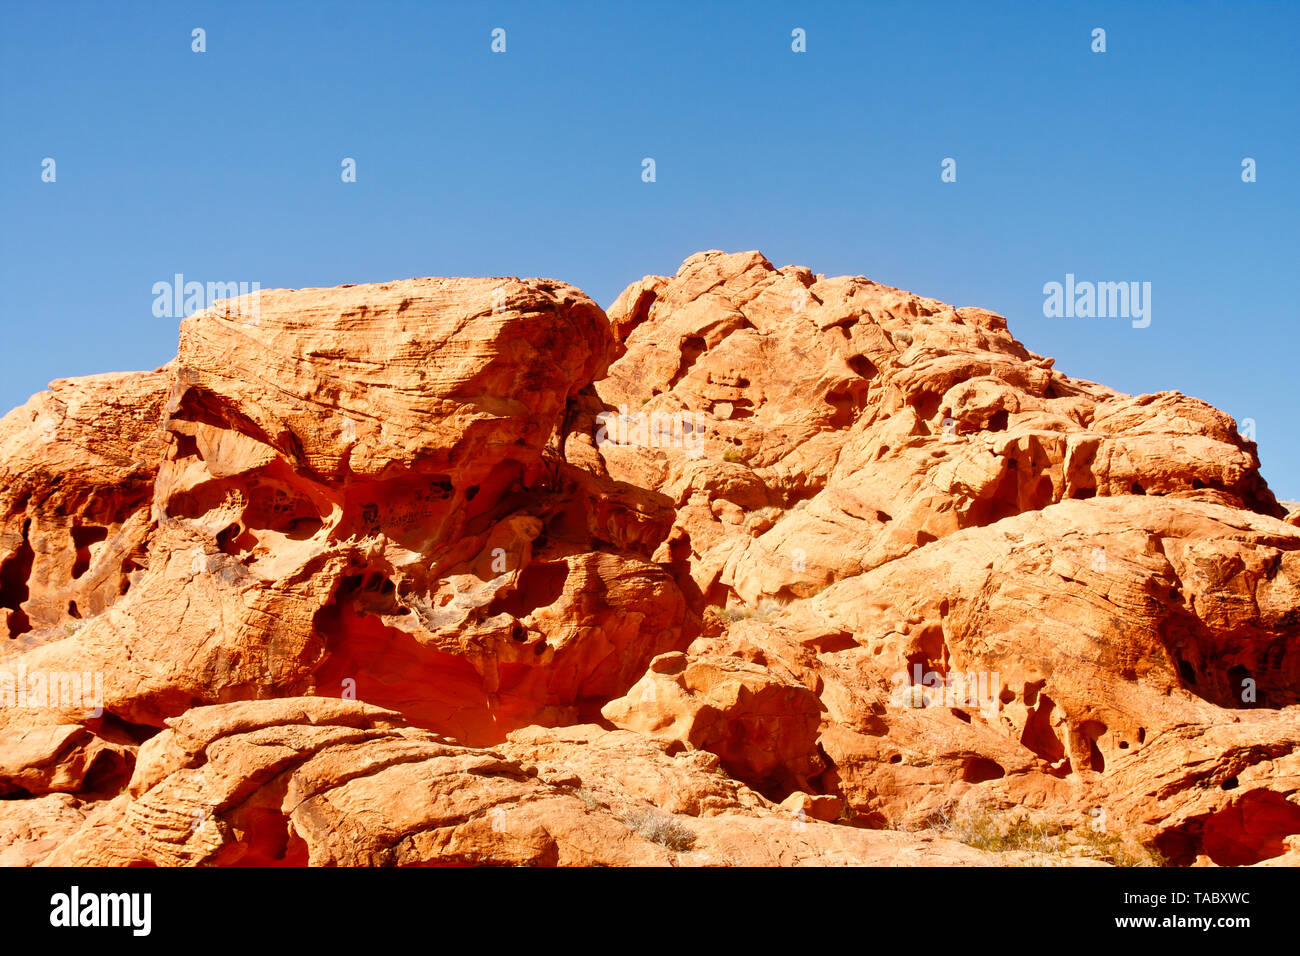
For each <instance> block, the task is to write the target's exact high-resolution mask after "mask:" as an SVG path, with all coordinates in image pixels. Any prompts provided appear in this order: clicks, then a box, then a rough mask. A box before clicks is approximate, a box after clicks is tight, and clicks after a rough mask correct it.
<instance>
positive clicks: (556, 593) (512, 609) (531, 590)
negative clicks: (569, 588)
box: [486, 561, 569, 617]
mask: <svg viewBox="0 0 1300 956" xmlns="http://www.w3.org/2000/svg"><path fill="white" fill-rule="evenodd" d="M568 579H569V566H568V565H567V564H565V563H564V562H563V561H534V562H533V563H532V564H530V565H528V566H527V567H525V568H524V569H523V571H521V572H520V573H519V578H518V580H517V581H516V582H515V586H514V588H513V589H512V590H510V591H509V593H506V594H498V595H497V596H496V597H495V598H493V599H492V603H491V604H490V605H489V606H488V611H487V615H486V616H487V617H494V616H496V615H497V614H509V615H510V616H511V617H525V616H527V615H528V614H529V613H530V612H531V611H533V610H536V609H537V608H539V607H550V606H551V605H552V604H554V603H555V602H556V601H558V600H559V598H560V595H561V594H563V593H564V583H565V582H566V581H567V580H568Z"/></svg>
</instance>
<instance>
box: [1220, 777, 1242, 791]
mask: <svg viewBox="0 0 1300 956" xmlns="http://www.w3.org/2000/svg"><path fill="white" fill-rule="evenodd" d="M1237 785H1238V781H1237V778H1236V777H1229V778H1228V779H1227V780H1225V781H1223V783H1221V784H1219V789H1220V790H1236V789H1237Z"/></svg>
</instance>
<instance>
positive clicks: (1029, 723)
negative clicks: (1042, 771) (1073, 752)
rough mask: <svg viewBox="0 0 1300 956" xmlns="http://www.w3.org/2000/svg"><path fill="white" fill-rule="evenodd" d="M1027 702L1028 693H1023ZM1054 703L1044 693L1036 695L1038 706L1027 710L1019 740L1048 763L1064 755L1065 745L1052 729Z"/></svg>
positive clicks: (1054, 761)
mask: <svg viewBox="0 0 1300 956" xmlns="http://www.w3.org/2000/svg"><path fill="white" fill-rule="evenodd" d="M1025 700H1026V702H1028V700H1029V695H1028V693H1026V694H1025ZM1055 706H1056V704H1055V703H1054V702H1053V701H1052V698H1050V697H1048V696H1047V695H1046V694H1039V695H1038V706H1037V707H1035V708H1034V709H1033V710H1031V711H1030V712H1029V717H1028V719H1027V720H1026V721H1025V729H1024V731H1023V732H1022V733H1021V734H1020V742H1021V743H1022V744H1024V745H1025V746H1026V747H1027V748H1029V749H1030V750H1031V751H1033V752H1034V753H1035V754H1036V755H1037V756H1039V757H1041V758H1042V759H1043V760H1046V761H1047V762H1048V763H1056V762H1057V761H1058V760H1060V759H1061V758H1062V757H1064V756H1065V746H1064V745H1063V744H1062V743H1061V741H1060V740H1059V739H1057V736H1056V733H1055V732H1054V731H1053V730H1052V709H1053V708H1054V707H1055Z"/></svg>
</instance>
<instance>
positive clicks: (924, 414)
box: [908, 389, 943, 422]
mask: <svg viewBox="0 0 1300 956" xmlns="http://www.w3.org/2000/svg"><path fill="white" fill-rule="evenodd" d="M942 401H943V396H942V395H940V394H939V393H938V392H932V391H930V390H928V389H922V390H921V391H919V392H917V393H916V394H915V395H913V396H912V397H911V398H910V399H908V404H910V405H911V406H912V407H913V408H914V409H916V415H917V417H918V418H920V419H921V421H923V422H928V421H929V420H930V419H932V418H934V416H935V415H937V414H938V413H939V403H940V402H942Z"/></svg>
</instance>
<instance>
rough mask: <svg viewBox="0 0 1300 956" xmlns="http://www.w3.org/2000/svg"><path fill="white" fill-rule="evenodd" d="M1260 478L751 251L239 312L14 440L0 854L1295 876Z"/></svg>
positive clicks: (6, 556) (1273, 516) (1231, 460)
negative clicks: (1032, 841)
mask: <svg viewBox="0 0 1300 956" xmlns="http://www.w3.org/2000/svg"><path fill="white" fill-rule="evenodd" d="M250 306H255V308H250ZM250 315H252V316H253V318H252V319H251V320H250V319H249V316H250ZM1258 464H1259V463H1258V458H1257V456H1256V450H1255V446H1254V444H1253V443H1252V442H1249V441H1246V440H1245V439H1243V438H1242V437H1241V436H1239V435H1238V434H1237V430H1236V425H1235V423H1234V422H1233V421H1232V419H1231V418H1229V417H1228V416H1226V415H1224V414H1223V413H1222V412H1219V411H1218V410H1217V409H1214V408H1212V407H1211V406H1209V405H1207V404H1205V403H1204V402H1200V401H1198V400H1195V399H1191V398H1187V397H1185V396H1182V395H1180V394H1178V393H1161V394H1157V395H1146V396H1138V397H1130V396H1126V395H1120V394H1118V393H1115V392H1113V391H1111V390H1110V389H1107V388H1105V387H1103V386H1100V385H1095V384H1093V383H1090V382H1084V381H1080V380H1077V379H1072V378H1069V377H1067V376H1065V375H1063V374H1061V373H1060V372H1058V371H1057V370H1056V369H1055V368H1054V367H1053V361H1052V360H1051V359H1046V358H1042V357H1040V356H1036V355H1034V354H1032V353H1030V352H1029V351H1028V350H1026V349H1025V348H1024V347H1023V346H1022V345H1021V344H1020V343H1019V342H1017V341H1016V340H1015V339H1014V338H1013V337H1012V336H1011V334H1010V333H1009V331H1008V330H1007V325H1006V321H1005V320H1004V319H1002V318H1001V317H1000V316H997V315H994V314H992V313H989V312H986V311H984V310H980V309H971V308H960V309H954V308H952V307H949V306H946V305H944V304H943V303H940V302H936V301H934V300H931V299H923V298H919V297H916V296H913V295H910V294H908V293H905V292H902V291H899V290H896V289H890V288H887V287H884V286H880V285H878V284H876V283H874V282H871V281H870V280H867V279H863V278H860V277H859V278H852V277H840V278H826V277H824V276H818V275H813V274H812V273H811V272H809V271H808V270H806V269H801V268H796V267H787V268H784V269H776V268H774V267H773V266H772V265H771V264H770V263H768V262H767V261H766V260H765V259H764V258H763V257H762V256H761V255H759V254H757V253H745V254H740V255H725V254H722V253H718V252H709V253H702V254H700V255H697V256H693V257H692V258H691V259H688V260H687V261H686V262H685V263H684V264H683V265H682V268H681V270H680V271H679V272H678V274H677V276H675V277H659V276H651V277H647V278H645V279H643V280H641V281H639V282H636V283H634V284H633V285H632V286H630V287H629V288H628V289H627V290H626V291H625V292H624V293H623V294H622V295H621V296H620V297H619V299H618V301H617V302H615V303H614V305H613V306H612V307H611V308H610V310H609V314H608V317H606V315H605V314H604V313H602V311H601V310H600V309H599V308H598V307H597V306H596V305H595V304H594V303H592V302H591V301H590V300H589V299H588V298H587V297H586V296H584V295H583V294H582V293H581V292H579V291H578V290H577V289H574V288H572V287H571V286H567V285H564V284H562V283H558V282H553V281H549V280H536V279H534V280H524V281H520V280H517V279H417V280H407V281H403V282H393V283H386V284H382V285H368V286H343V287H340V288H337V289H325V290H320V289H313V290H298V291H279V290H277V291H265V292H262V293H260V294H259V296H258V298H257V300H256V301H255V302H254V301H244V302H240V301H235V302H232V303H225V304H219V305H218V307H216V308H214V309H210V310H208V311H207V312H204V313H200V314H197V315H195V316H192V317H190V318H189V319H187V320H185V322H184V323H183V325H182V328H181V340H180V348H179V352H178V356H177V358H176V360H175V361H174V362H172V363H170V364H169V365H168V366H166V367H165V368H163V369H159V370H158V371H156V372H151V373H136V374H128V375H107V376H96V377H92V378H88V379H80V380H67V381H60V382H56V383H54V384H53V385H52V386H51V390H50V391H49V392H45V393H42V394H41V395H38V396H36V397H34V398H33V399H32V400H31V401H30V402H28V403H27V405H25V406H23V407H22V408H20V409H17V410H15V411H14V412H11V413H10V414H9V415H8V416H6V417H5V418H4V419H3V420H0V632H3V635H2V636H0V695H5V694H7V695H8V697H7V698H6V699H5V701H4V702H5V706H3V707H0V795H5V796H8V797H10V798H11V799H7V800H4V801H0V804H2V806H0V811H2V812H0V862H5V863H11V864H50V865H57V864H102V863H109V864H131V863H141V862H148V863H160V864H197V863H215V864H236V863H245V864H248V863H254V864H283V865H295V864H307V863H314V864H325V863H333V864H365V865H370V864H407V863H430V862H455V863H509V864H521V863H522V864H560V865H567V864H586V863H605V864H637V863H650V864H669V863H676V864H681V865H710V864H728V863H742V864H797V863H805V864H828V863H887V862H914V863H952V864H972V863H980V862H993V863H1002V862H1008V861H1010V862H1062V861H1064V862H1070V863H1081V862H1089V861H1090V859H1091V857H1095V856H1101V857H1103V858H1109V859H1116V858H1117V854H1116V853H1114V852H1110V851H1109V850H1106V851H1104V852H1103V851H1098V850H1097V847H1098V846H1099V845H1101V844H1103V843H1104V844H1105V846H1107V847H1110V846H1111V843H1107V842H1106V841H1103V840H1100V839H1099V838H1098V836H1097V835H1098V834H1102V835H1104V836H1105V837H1106V840H1108V841H1112V842H1113V841H1116V840H1120V839H1122V840H1124V841H1127V842H1128V843H1131V844H1133V845H1135V846H1137V845H1142V846H1144V847H1145V848H1146V849H1147V850H1148V851H1155V852H1158V853H1159V854H1160V855H1162V856H1163V858H1164V859H1165V860H1167V861H1168V862H1170V863H1173V864H1178V865H1184V864H1192V863H1201V864H1220V865H1243V864H1260V863H1264V864H1269V865H1272V864H1277V863H1287V862H1296V861H1297V858H1298V856H1297V854H1298V849H1300V844H1298V842H1297V841H1298V840H1300V836H1297V835H1300V749H1298V748H1300V639H1298V638H1297V633H1298V629H1300V529H1298V528H1297V527H1296V522H1295V518H1294V514H1293V515H1292V517H1291V518H1290V519H1288V520H1283V519H1284V517H1285V512H1284V510H1283V508H1282V507H1281V506H1279V504H1278V503H1277V502H1276V501H1275V499H1274V498H1273V496H1272V494H1271V493H1270V492H1269V490H1268V488H1267V486H1266V485H1265V483H1264V481H1263V480H1262V478H1261V477H1260V476H1259V472H1258ZM83 675H84V679H82V678H83ZM74 677H75V678H76V679H75V680H74ZM6 680H7V681H8V682H7V683H5V681H6ZM33 681H39V684H37V683H33ZM96 682H98V683H96ZM20 684H21V685H22V688H21V689H22V690H23V691H24V692H25V693H27V698H26V699H25V700H21V701H20V700H19V699H18V690H19V685H20ZM87 688H93V689H95V691H96V692H97V693H96V699H95V700H94V701H88V700H87V699H86V698H87V697H88V696H89V695H88V694H86V693H80V694H79V693H76V692H77V691H86V690H87ZM19 704H23V705H24V706H19ZM92 704H93V705H96V706H91V705H92ZM101 708H102V709H101ZM1022 816H1023V817H1025V818H1026V819H1027V820H1028V821H1030V822H1032V823H1033V824H1034V825H1038V826H1041V827H1043V828H1044V831H1045V832H1046V831H1050V832H1052V833H1057V834H1059V839H1058V842H1057V844H1055V845H1054V846H1053V847H1052V848H1047V847H1046V846H1034V847H1028V848H1026V849H1022V850H1019V851H1015V852H1012V853H1010V854H1002V853H992V852H986V851H983V850H980V849H974V848H972V847H970V846H964V845H962V843H960V842H958V841H957V840H955V839H952V837H954V836H956V837H963V835H964V831H963V829H962V827H961V826H954V825H953V821H955V820H960V819H967V820H979V821H982V825H983V826H984V827H985V828H986V829H987V827H988V826H989V825H990V824H989V821H993V823H992V825H993V826H995V827H996V826H997V824H998V822H999V821H1002V822H1007V821H1011V820H1014V819H1016V818H1018V817H1022ZM967 838H969V837H968V835H967ZM974 842H978V841H974ZM1049 849H1050V852H1049ZM1103 849H1104V848H1103ZM1112 849H1113V847H1112Z"/></svg>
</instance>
